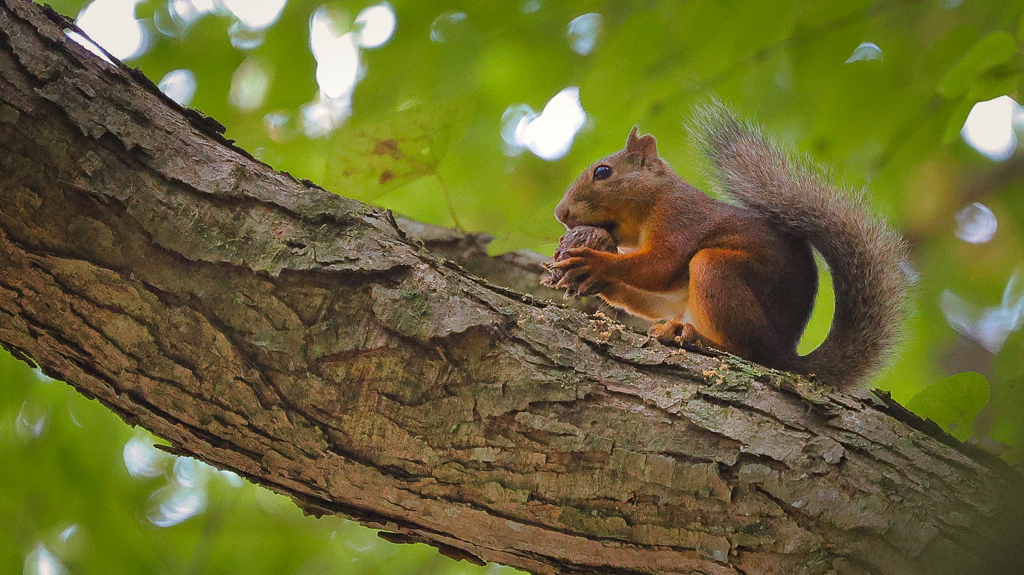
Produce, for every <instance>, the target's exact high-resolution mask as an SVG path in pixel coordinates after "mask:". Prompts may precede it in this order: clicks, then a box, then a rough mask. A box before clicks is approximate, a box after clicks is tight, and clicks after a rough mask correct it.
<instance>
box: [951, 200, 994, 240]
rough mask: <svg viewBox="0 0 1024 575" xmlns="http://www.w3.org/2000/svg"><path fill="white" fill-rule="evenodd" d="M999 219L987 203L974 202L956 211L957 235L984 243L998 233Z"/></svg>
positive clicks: (962, 238) (963, 238)
mask: <svg viewBox="0 0 1024 575" xmlns="http://www.w3.org/2000/svg"><path fill="white" fill-rule="evenodd" d="M998 227H999V221H998V220H996V215H995V214H993V213H992V210H990V209H989V208H988V206H986V205H985V204H982V203H979V202H974V203H973V204H971V205H969V206H967V207H965V208H964V209H962V210H960V211H959V212H957V213H956V237H958V238H960V239H961V240H963V241H965V242H970V243H972V244H983V243H985V242H987V241H989V240H991V239H992V236H994V235H996V229H997V228H998Z"/></svg>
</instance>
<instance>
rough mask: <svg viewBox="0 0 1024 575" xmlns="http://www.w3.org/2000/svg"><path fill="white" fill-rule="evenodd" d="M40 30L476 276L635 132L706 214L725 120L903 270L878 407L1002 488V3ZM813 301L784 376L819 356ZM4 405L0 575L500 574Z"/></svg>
mask: <svg viewBox="0 0 1024 575" xmlns="http://www.w3.org/2000/svg"><path fill="white" fill-rule="evenodd" d="M53 4H54V6H55V8H56V9H57V10H58V11H60V12H62V13H64V14H67V15H69V16H72V17H74V16H75V15H78V16H79V24H80V26H81V27H82V28H83V30H84V31H86V32H87V33H88V34H90V35H91V36H92V37H94V38H95V39H96V40H97V41H98V42H99V43H100V44H101V45H104V46H105V47H106V48H107V49H108V50H109V51H110V52H111V53H112V54H114V55H115V56H118V57H121V58H124V59H125V60H126V61H127V62H129V63H130V65H132V66H136V67H138V68H139V69H140V70H141V71H142V72H143V73H144V74H145V75H146V76H148V77H149V78H150V79H152V80H153V81H154V82H158V83H160V85H161V88H162V89H164V90H165V92H167V93H168V94H169V95H170V96H171V97H173V98H174V99H176V100H178V101H179V102H181V103H183V104H186V105H189V106H191V107H194V108H196V109H198V110H200V111H202V112H203V113H205V114H207V115H209V116H211V117H213V118H215V119H217V120H218V121H219V122H221V123H223V124H224V125H225V126H226V128H227V132H226V133H227V136H228V137H230V138H232V139H234V140H236V141H237V142H238V144H239V145H240V146H241V147H243V148H245V149H246V150H249V151H250V152H252V153H253V154H254V155H255V156H256V157H258V158H259V159H261V160H263V161H264V162H266V163H268V164H270V165H271V166H273V167H275V168H277V169H280V170H286V171H288V172H291V173H292V174H294V175H295V176H297V177H300V178H307V179H310V180H312V181H314V182H316V183H318V184H321V185H323V186H324V187H325V188H327V189H328V190H331V191H335V192H337V193H340V194H343V195H345V196H348V197H352V198H355V199H358V200H362V201H365V202H369V203H373V204H377V205H380V206H384V207H387V208H391V209H393V210H394V211H396V212H399V213H401V214H403V215H406V216H409V217H411V218H414V219H418V220H422V221H425V222H429V223H434V224H439V225H444V226H450V227H461V228H463V229H466V230H470V231H484V232H487V233H490V234H492V235H494V236H495V240H494V242H493V243H492V244H491V250H492V252H493V253H501V252H505V251H509V250H515V249H530V250H536V251H541V252H544V253H549V254H550V253H551V252H552V251H553V249H554V246H555V245H556V243H557V239H558V237H559V235H560V234H561V231H562V229H561V226H560V225H559V224H558V223H557V222H556V221H555V220H554V218H553V216H552V209H553V207H554V205H555V204H556V203H557V201H558V199H559V198H560V197H561V195H562V192H563V191H564V189H565V188H566V186H567V185H568V184H569V183H570V182H571V181H572V180H573V179H574V178H575V177H576V175H577V174H578V173H579V171H580V170H582V169H583V168H584V167H585V166H586V165H588V164H589V163H591V162H592V161H593V160H595V159H596V158H598V157H601V156H603V155H605V154H607V153H609V152H612V151H615V150H617V149H619V148H620V147H621V146H622V143H623V141H624V139H625V136H626V134H627V132H628V131H629V128H630V127H631V126H633V125H638V126H639V127H640V129H641V130H642V131H643V132H650V133H653V134H655V135H656V136H657V137H658V138H659V146H660V151H661V153H662V155H663V156H664V157H665V158H666V159H667V160H669V161H670V162H671V163H672V164H673V166H674V167H675V168H676V169H677V171H679V172H680V173H681V174H682V175H683V176H684V177H686V178H688V179H690V180H691V181H693V182H694V183H695V184H697V185H698V186H699V187H703V188H707V187H708V186H707V185H706V184H707V181H706V178H705V177H704V173H705V171H704V166H703V164H702V162H701V160H700V158H699V157H698V155H697V154H696V152H695V150H694V149H693V146H692V144H691V142H690V141H689V139H688V137H687V132H686V129H685V122H686V121H687V119H688V118H689V117H690V114H691V110H692V108H693V106H694V105H695V104H698V103H700V102H702V101H704V100H706V99H707V98H709V97H712V96H714V97H718V98H721V99H723V100H725V101H726V102H729V103H730V104H731V105H732V106H733V107H735V108H736V110H737V111H738V112H739V113H740V114H741V115H744V116H748V117H753V118H756V120H757V121H758V122H759V123H761V124H763V125H764V126H765V129H766V131H767V132H768V133H770V134H772V135H774V136H775V137H776V138H777V139H778V140H780V141H781V142H783V143H784V145H786V146H787V147H790V148H792V149H795V150H798V151H800V152H802V153H807V154H809V155H811V156H812V157H814V158H816V159H817V160H819V161H820V162H822V163H824V164H826V165H827V166H829V167H830V168H831V169H832V170H834V174H835V177H836V179H837V180H838V181H841V182H844V183H846V184H848V185H849V186H851V187H854V188H860V187H865V186H866V187H867V188H868V190H869V191H868V194H869V196H870V198H871V202H872V204H873V205H874V206H875V207H876V209H877V210H878V211H880V212H882V213H884V214H885V215H886V216H888V217H889V219H890V220H891V221H892V222H893V223H894V224H895V225H896V226H897V227H899V228H900V229H902V230H903V231H904V233H905V234H906V236H907V237H908V238H909V239H910V241H911V242H912V244H913V262H912V266H913V273H916V274H918V275H919V277H920V287H919V289H918V292H917V295H916V315H915V316H914V318H913V319H912V320H911V322H910V326H909V337H908V341H907V344H906V346H905V347H904V349H903V353H902V354H901V356H900V357H899V359H898V360H897V361H896V362H895V364H894V365H893V367H892V368H891V369H890V370H888V371H887V372H886V373H885V374H884V375H883V376H882V377H880V378H879V379H878V380H877V381H876V382H875V383H876V385H877V386H878V387H881V388H883V389H886V390H889V391H891V392H892V394H893V396H894V397H895V398H896V399H897V400H898V401H900V402H902V403H904V404H907V405H908V406H909V407H910V408H911V409H913V410H914V411H916V412H917V413H919V414H920V415H923V416H925V417H930V418H932V419H934V420H935V421H936V422H938V423H939V424H940V425H942V426H943V427H944V428H946V429H947V430H949V431H950V432H951V433H953V434H954V435H955V436H956V437H958V438H960V439H964V440H970V441H972V442H976V443H979V444H981V445H982V446H983V447H984V448H986V449H989V450H991V451H994V452H996V453H999V454H1000V455H1001V456H1002V457H1003V458H1004V459H1005V460H1007V461H1008V462H1010V463H1013V464H1017V463H1020V462H1021V461H1022V460H1024V336H1022V335H1021V331H1020V329H1019V328H1020V327H1021V324H1022V322H1024V318H1022V314H1024V278H1022V277H1021V276H1020V275H1019V274H1020V269H1021V266H1022V264H1024V245H1022V244H1024V233H1022V230H1021V228H1022V226H1024V177H1022V176H1024V160H1021V158H1020V157H1019V156H1018V155H1015V153H1014V152H1015V150H1016V146H1017V133H1018V130H1019V129H1020V127H1021V126H1022V125H1024V112H1022V110H1021V109H1020V107H1019V106H1018V105H1017V103H1016V102H1015V101H1014V99H1013V98H1017V94H1018V91H1019V87H1020V86H1021V82H1022V71H1024V59H1022V56H1021V52H1020V48H1021V44H1020V43H1021V42H1022V41H1024V20H1022V14H1024V6H1022V5H1020V3H1014V2H961V1H959V0H929V1H926V2H914V3H907V2H895V1H883V2H849V1H843V2H839V1H818V2H787V1H767V2H766V1H760V2H753V1H750V2H747V1H741V2H727V3H723V2H712V1H703V2H685V3H683V2H669V1H663V2H659V1H649V2H632V3H621V2H553V1H549V0H526V1H521V0H515V1H509V2H481V1H477V0H465V1H463V2H412V1H409V2H399V1H396V2H392V3H390V4H388V3H381V4H373V3H372V2H328V3H326V4H325V3H323V0H316V1H308V0H291V1H290V2H287V3H285V2H284V0H276V1H269V2H256V1H253V0H250V1H243V0H239V1H231V0H223V1H221V0H217V1H215V0H206V1H205V2H203V1H201V0H171V1H169V2H168V1H165V0H160V1H157V0H142V1H138V0H97V1H96V2H92V3H90V2H86V1H78V0H63V1H55V2H53ZM279 9H280V10H279ZM136 19H137V20H136ZM136 36H137V37H138V38H141V43H136V42H135V41H134V40H135V38H136ZM136 44H139V45H138V46H137V47H136ZM826 288H827V286H826ZM823 291H824V292H825V293H823V296H822V301H821V302H819V306H818V309H817V310H816V314H815V318H814V319H813V321H812V326H811V328H810V329H809V330H808V333H807V335H806V336H805V342H804V345H803V347H804V351H807V350H808V349H810V348H813V346H814V345H816V343H817V342H820V341H821V340H822V339H823V338H824V334H825V332H826V331H827V327H828V321H829V317H830V315H831V304H830V301H829V298H830V297H831V294H830V293H829V292H828V289H825V290H823ZM0 381H2V382H3V384H2V386H0V414H2V415H0V489H2V491H3V493H4V497H2V498H0V533H3V534H4V536H3V537H0V565H2V568H3V570H4V572H11V573H15V572H18V570H19V569H22V570H23V572H24V573H61V572H66V571H65V570H70V572H82V573H85V572H102V573H138V572H167V573H218V572H232V573H322V572H343V573H373V572H377V571H381V572H388V573H426V572H429V573H464V572H465V573H471V572H473V573H475V572H497V571H499V570H502V569H504V568H499V567H496V566H491V567H486V568H476V567H473V566H469V565H466V564H465V563H455V562H452V561H450V560H448V559H446V558H444V557H441V556H440V555H439V554H437V553H436V552H435V551H434V550H432V549H430V548H427V547H425V546H423V545H415V546H395V545H392V544H390V543H386V542H384V541H382V540H380V539H378V538H376V536H375V535H374V533H373V532H372V531H370V530H368V529H365V528H362V527H360V526H358V525H356V524H354V523H351V522H344V521H341V520H338V519H336V518H324V519H320V520H314V519H307V518H303V517H302V516H301V513H300V512H299V511H298V510H297V509H296V508H295V507H294V506H293V505H292V504H291V503H290V502H289V501H287V500H286V499H284V498H283V497H280V496H277V495H274V494H271V493H270V492H268V491H265V490H262V489H258V488H255V487H253V486H251V485H247V484H243V482H242V481H241V480H240V479H238V478H237V477H236V476H234V475H233V474H228V473H220V472H217V471H215V470H212V469H210V468H208V467H207V466H205V465H203V464H199V463H196V462H195V461H193V460H191V459H187V458H174V457H172V456H169V455H166V454H164V453H162V452H160V451H158V450H155V449H154V448H153V447H152V445H153V441H154V440H153V438H152V437H150V436H149V435H147V434H145V433H141V432H138V431H135V430H132V429H130V428H129V427H128V426H126V425H125V424H124V423H122V422H121V421H120V420H119V419H117V418H116V417H115V416H114V415H112V414H111V413H109V412H107V411H106V410H105V409H104V408H102V407H101V406H100V405H98V404H96V403H95V402H89V401H87V400H85V399H83V398H82V397H80V396H78V395H77V394H75V393H74V392H73V391H72V390H71V389H70V388H69V387H67V386H64V385H63V384H60V383H55V382H52V381H49V380H47V379H46V378H45V377H43V376H41V375H38V374H36V373H34V372H33V371H32V370H31V369H30V368H29V367H27V366H25V365H23V364H21V363H19V362H16V361H15V360H14V359H13V358H11V357H10V356H8V355H6V353H4V355H3V356H2V357H0Z"/></svg>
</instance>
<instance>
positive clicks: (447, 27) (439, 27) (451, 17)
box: [430, 12, 466, 44]
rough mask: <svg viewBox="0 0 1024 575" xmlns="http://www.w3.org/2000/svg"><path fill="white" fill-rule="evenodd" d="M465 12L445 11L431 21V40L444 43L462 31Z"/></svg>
mask: <svg viewBox="0 0 1024 575" xmlns="http://www.w3.org/2000/svg"><path fill="white" fill-rule="evenodd" d="M465 19H466V13H465V12H445V13H443V14H441V15H440V16H438V17H437V18H434V21H433V22H431V23H430V41H431V42H437V43H438V44H443V43H444V42H449V41H451V40H452V39H453V38H455V37H457V36H458V35H459V34H460V33H461V29H462V22H463V21H465Z"/></svg>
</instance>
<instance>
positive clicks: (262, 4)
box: [220, 0, 288, 30]
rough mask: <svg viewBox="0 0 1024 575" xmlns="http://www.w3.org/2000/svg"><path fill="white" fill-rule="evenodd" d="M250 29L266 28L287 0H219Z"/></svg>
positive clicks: (276, 16)
mask: <svg viewBox="0 0 1024 575" xmlns="http://www.w3.org/2000/svg"><path fill="white" fill-rule="evenodd" d="M220 1H221V2H223V4H224V7H225V8H227V9H228V10H230V11H231V13H232V14H234V16H235V18H238V21H239V22H241V23H242V24H244V25H245V26H246V27H247V28H249V29H250V30H262V29H264V28H267V27H268V26H270V25H271V24H273V23H274V22H277V19H278V18H280V16H281V11H282V10H284V6H285V4H287V3H288V0H220Z"/></svg>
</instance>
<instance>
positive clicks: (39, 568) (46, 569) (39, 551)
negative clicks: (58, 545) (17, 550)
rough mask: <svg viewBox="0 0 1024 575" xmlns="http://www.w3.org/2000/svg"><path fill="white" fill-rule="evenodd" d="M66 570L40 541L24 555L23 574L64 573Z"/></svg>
mask: <svg viewBox="0 0 1024 575" xmlns="http://www.w3.org/2000/svg"><path fill="white" fill-rule="evenodd" d="M67 572H68V570H67V568H66V567H64V565H63V564H61V562H60V561H58V560H57V558H56V557H55V556H54V555H53V553H51V552H50V550H49V549H47V548H46V546H45V545H43V544H42V543H36V546H35V548H34V549H32V552H31V553H29V554H28V555H27V556H26V557H25V567H24V569H23V571H22V573H23V575H64V574H65V573H67Z"/></svg>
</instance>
